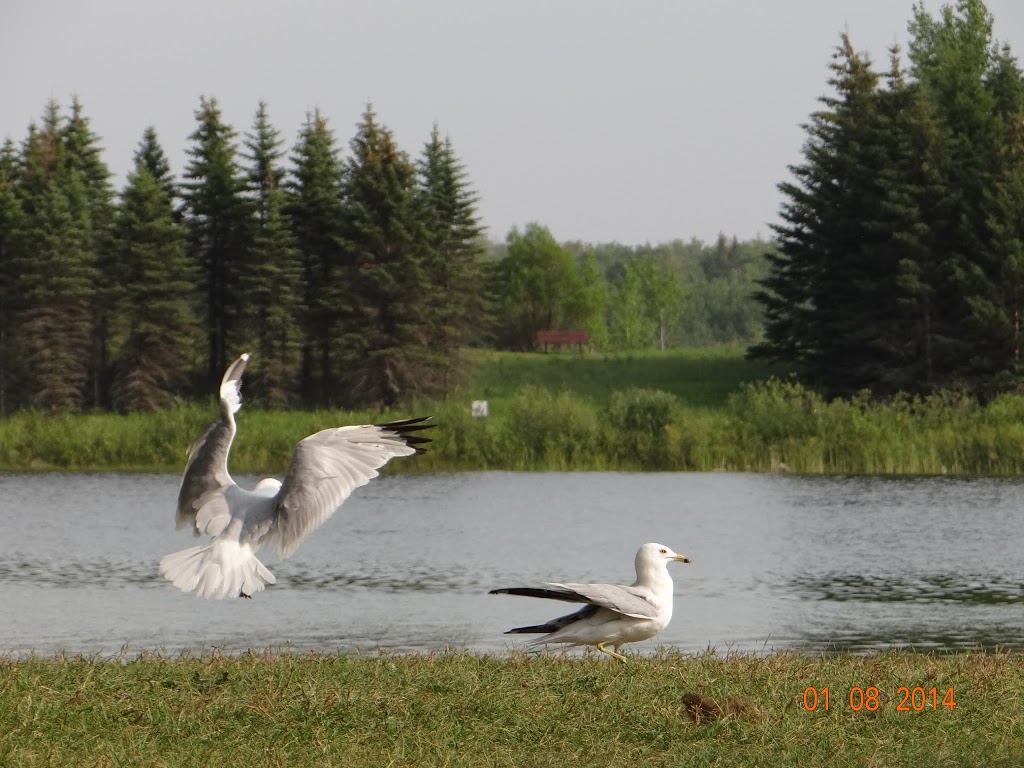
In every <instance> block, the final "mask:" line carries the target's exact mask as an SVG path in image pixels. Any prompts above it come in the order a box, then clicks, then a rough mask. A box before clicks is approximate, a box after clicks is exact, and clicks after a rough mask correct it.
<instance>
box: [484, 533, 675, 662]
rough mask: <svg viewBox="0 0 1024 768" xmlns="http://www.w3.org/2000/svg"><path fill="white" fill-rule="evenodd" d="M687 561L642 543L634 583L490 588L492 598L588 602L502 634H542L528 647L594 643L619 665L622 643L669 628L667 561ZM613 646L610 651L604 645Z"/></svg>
mask: <svg viewBox="0 0 1024 768" xmlns="http://www.w3.org/2000/svg"><path fill="white" fill-rule="evenodd" d="M673 560H675V561H677V562H680V563H688V562H690V558H688V557H686V556H684V555H677V554H676V553H675V552H673V551H672V550H671V549H669V548H668V547H666V546H663V545H661V544H644V545H643V546H642V547H640V549H639V551H637V553H636V560H635V564H636V581H634V582H633V584H632V585H631V586H628V587H625V586H620V585H618V584H558V583H555V582H548V586H551V587H555V589H540V588H536V587H507V588H505V589H492V590H491V592H490V594H492V595H524V596H526V597H545V598H548V599H551V600H564V601H565V602H567V603H586V605H585V606H584V607H583V608H581V609H580V610H578V611H576V612H575V613H570V614H568V615H567V616H560V617H558V618H557V619H552V620H551V621H549V622H548V623H547V624H538V625H537V626H534V627H519V628H517V629H510V630H509V631H508V632H506V633H505V634H506V635H515V634H538V633H545V634H544V637H538V638H536V639H534V640H531V641H530V642H529V643H527V646H535V645H544V644H546V643H567V644H569V645H594V646H597V650H599V651H601V652H602V653H607V654H609V655H610V656H614V657H615V658H616V659H618V660H619V661H623V662H624V661H625V660H626V657H625V656H623V655H622V654H621V653H617V651H618V650H619V646H620V645H625V644H626V643H635V642H638V641H640V640H648V639H650V638H652V637H654V636H655V635H656V634H658V633H659V632H661V630H663V629H664V628H665V627H667V626H668V623H669V621H671V619H672V577H671V576H669V575H668V564H669V562H671V561H673ZM606 643H608V644H611V645H613V646H615V650H614V651H609V650H608V649H607V648H605V644H606Z"/></svg>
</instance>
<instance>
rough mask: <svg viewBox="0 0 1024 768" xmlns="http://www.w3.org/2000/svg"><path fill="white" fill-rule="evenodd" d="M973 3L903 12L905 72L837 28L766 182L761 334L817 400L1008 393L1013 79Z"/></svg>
mask: <svg viewBox="0 0 1024 768" xmlns="http://www.w3.org/2000/svg"><path fill="white" fill-rule="evenodd" d="M992 26H993V19H992V16H991V15H990V14H989V13H988V11H987V9H986V8H985V5H984V3H982V2H981V1H980V0H960V1H959V2H957V3H956V4H955V5H953V6H945V7H944V8H942V9H941V12H940V13H939V15H938V16H936V17H933V16H931V15H929V14H928V13H926V12H925V10H924V8H923V4H917V5H916V6H915V7H914V15H913V18H912V19H911V21H910V25H909V29H910V36H911V39H910V45H909V51H908V53H909V69H906V70H905V69H904V64H903V61H902V57H901V54H900V51H899V49H895V48H894V49H893V50H892V51H891V55H890V60H889V64H888V68H887V69H886V70H885V71H884V72H882V73H879V72H877V71H876V70H875V69H873V67H872V65H871V62H870V60H869V59H868V57H867V56H866V55H864V54H862V53H858V52H856V51H855V50H854V47H853V44H852V43H851V41H850V39H849V38H848V37H847V36H845V35H844V36H843V37H842V41H841V43H840V45H839V46H838V48H837V50H836V52H835V56H834V58H833V62H832V65H831V70H830V72H831V77H830V79H829V85H830V86H831V88H832V93H831V94H829V95H827V96H825V97H823V98H822V99H821V100H820V101H821V107H820V109H819V110H818V111H817V112H815V113H814V114H812V115H811V117H810V120H809V122H808V123H807V125H806V126H805V127H806V131H807V141H806V144H805V146H804V152H803V160H802V161H801V162H800V163H799V164H797V165H795V166H793V167H792V168H791V169H790V171H791V174H792V177H791V179H790V180H789V181H786V182H784V183H783V184H781V185H780V189H781V191H782V193H783V195H784V202H783V205H782V210H781V219H782V224H780V225H778V226H777V227H775V228H774V230H775V234H776V235H777V244H778V251H777V252H776V253H774V254H772V255H770V256H769V273H768V276H767V277H766V278H765V279H764V280H762V281H761V286H762V290H761V292H760V294H759V300H760V301H761V302H762V303H763V305H764V307H765V310H766V317H765V340H764V342H763V343H761V344H759V345H758V346H756V347H755V348H754V350H753V353H754V354H755V355H761V356H766V357H769V358H775V359H777V360H781V361H783V362H784V363H785V364H786V365H787V367H789V368H791V369H793V370H795V371H797V372H798V373H799V375H800V376H801V378H802V379H803V380H804V382H805V383H807V384H809V385H811V386H813V387H814V388H816V389H818V390H819V391H821V392H823V393H825V394H826V395H829V396H851V395H855V394H857V393H860V392H862V391H868V392H869V393H870V394H871V395H872V396H874V397H885V396H889V395H895V394H897V393H910V394H929V393H934V392H937V391H939V390H944V391H960V392H962V393H966V394H968V395H971V396H975V397H979V398H982V399H988V398H991V397H993V396H995V395H996V394H998V393H1000V392H1005V391H1016V392H1020V391H1022V389H1024V386H1022V385H1024V78H1022V74H1021V70H1020V67H1019V66H1018V64H1017V61H1016V59H1015V58H1014V56H1013V55H1012V53H1011V51H1010V49H1009V47H1008V46H1005V45H1000V44H999V43H998V42H997V41H996V40H994V38H993V35H992Z"/></svg>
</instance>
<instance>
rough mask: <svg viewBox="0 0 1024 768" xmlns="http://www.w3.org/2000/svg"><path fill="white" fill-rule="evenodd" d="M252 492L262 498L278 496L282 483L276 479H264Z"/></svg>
mask: <svg viewBox="0 0 1024 768" xmlns="http://www.w3.org/2000/svg"><path fill="white" fill-rule="evenodd" d="M252 490H253V493H258V494H259V495H260V496H276V495H277V492H278V491H280V490H281V481H280V480H278V479H277V478H274V477H264V478H263V479H262V480H260V481H259V482H258V483H256V487H255V488H253V489H252Z"/></svg>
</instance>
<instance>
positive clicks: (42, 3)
mask: <svg viewBox="0 0 1024 768" xmlns="http://www.w3.org/2000/svg"><path fill="white" fill-rule="evenodd" d="M941 5H942V3H940V2H938V1H937V0H927V2H925V6H926V7H927V8H928V9H929V10H930V11H931V12H932V13H936V12H937V11H938V9H939V7H940V6H941ZM987 5H988V8H989V10H990V11H991V12H992V14H993V16H994V17H995V35H996V37H997V38H998V39H1000V40H1003V41H1006V42H1009V43H1010V45H1011V46H1012V48H1013V51H1014V53H1015V54H1016V55H1017V56H1018V57H1020V56H1021V55H1022V54H1024V2H1022V0H989V2H988V4H987ZM911 8H912V0H713V1H712V2H696V1H695V0H664V1H656V0H632V1H631V2H626V0H622V1H621V2H605V1H602V0H544V1H541V0H536V1H535V0H517V1H516V2H504V3H498V2H487V1H485V0H444V1H443V2H429V1H427V0H420V1H418V2H417V1H416V0H394V1H388V0H383V1H382V0H373V1H364V2H358V3H357V2H330V1H329V0H321V1H318V2H313V1H309V2H302V1H299V2H284V1H283V0H174V2H154V1H153V0H2V4H0V73H2V74H0V105H2V107H0V139H2V138H4V137H11V138H13V139H14V140H15V141H16V142H19V143H20V142H21V140H22V139H23V138H24V136H25V134H26V132H27V128H28V125H29V123H30V122H32V121H35V120H37V119H38V117H39V115H40V114H41V113H42V110H43V106H44V104H45V102H46V101H47V99H49V98H50V97H53V98H56V99H57V100H58V101H59V102H60V103H61V105H62V106H63V107H66V106H67V105H68V104H69V103H70V99H71V95H72V94H75V93H77V94H78V96H79V98H80V100H81V101H82V104H83V106H84V108H85V113H86V115H87V116H88V117H89V118H90V119H91V121H92V126H93V129H94V130H95V131H96V132H97V133H98V134H99V135H100V137H101V138H102V141H103V146H104V149H105V153H104V157H105V159H106V161H107V163H108V165H109V166H110V168H111V170H112V171H113V172H114V173H115V175H116V183H117V184H118V186H120V184H121V182H122V180H123V176H124V174H125V172H126V171H127V169H128V166H129V164H130V161H131V156H132V153H133V152H134V150H135V147H136V145H137V144H138V142H139V139H140V138H141V137H142V132H143V130H144V129H145V127H146V126H147V125H149V124H152V125H154V126H155V127H156V129H157V132H158V134H159V136H160V140H161V143H162V144H163V146H164V149H165V150H166V151H167V154H168V157H169V159H170V161H171V164H172V167H173V169H174V171H175V173H180V171H181V170H182V168H183V166H184V164H185V154H184V150H185V146H186V144H187V136H188V135H189V134H190V133H191V132H192V130H193V129H194V119H195V118H194V113H195V110H196V108H197V106H198V103H199V96H200V94H209V95H212V96H215V97H216V98H217V99H218V101H219V102H220V104H221V107H222V109H223V111H224V116H225V119H226V120H227V121H228V122H229V123H230V124H231V125H233V126H234V127H235V129H236V130H237V131H238V132H239V133H240V134H241V133H243V132H244V131H247V130H248V129H249V127H250V126H251V124H252V118H253V114H254V112H255V110H256V105H257V102H258V101H259V100H261V99H262V100H264V101H266V102H267V104H268V108H269V112H270V116H271V119H272V122H273V123H274V125H275V126H276V127H277V128H278V129H279V130H280V131H281V133H282V135H283V136H284V138H285V139H286V143H287V146H288V147H291V146H292V144H293V143H294V140H295V136H296V134H297V132H298V129H299V127H300V125H301V124H302V121H303V119H304V116H305V114H306V112H307V110H310V109H312V108H313V107H317V106H319V107H320V109H321V111H322V113H323V114H324V115H325V116H326V117H327V118H328V120H329V121H330V124H331V126H332V127H333V128H334V130H335V133H336V135H337V138H338V142H339V144H340V145H341V146H342V147H343V148H345V149H346V151H347V146H348V141H349V139H350V138H351V137H352V134H353V133H354V132H355V125H356V123H357V122H358V121H359V117H360V115H361V113H362V111H363V108H364V106H365V104H366V102H367V101H370V102H372V103H373V106H374V108H375V110H376V112H377V114H378V116H379V118H380V119H381V121H382V122H383V123H384V124H385V125H387V126H388V127H389V128H391V129H392V130H393V131H394V133H395V136H396V138H397V140H398V143H399V145H400V147H401V148H402V149H404V150H405V151H407V152H408V153H410V154H411V155H413V156H417V155H419V153H420V151H421V148H422V146H423V143H424V142H425V141H426V139H427V137H428V135H429V132H430V128H431V125H432V124H433V123H434V122H435V121H437V123H438V124H439V125H440V127H441V130H442V132H446V133H447V134H449V135H450V136H451V138H452V141H453V143H454V146H455V150H456V152H457V153H458V154H459V156H460V157H461V158H462V160H463V162H464V163H465V164H466V167H467V170H468V171H469V176H470V180H471V182H472V184H473V186H474V187H475V188H476V190H477V191H478V192H479V194H480V196H481V201H480V205H479V212H480V215H481V218H482V220H483V223H484V224H485V225H486V226H487V227H488V232H489V235H490V237H491V238H492V239H495V240H502V239H504V237H505V235H506V234H507V232H508V230H509V229H510V228H511V227H512V226H513V225H520V226H521V225H523V224H525V223H527V222H530V221H539V222H540V223H542V224H544V225H546V226H547V227H549V228H550V229H551V231H552V232H553V234H554V235H555V237H556V238H558V239H559V240H570V239H579V240H587V241H592V242H603V241H611V240H617V241H619V242H622V243H626V244H639V243H644V242H652V243H654V242H661V241H665V240H671V239H675V238H682V239H686V240H688V239H690V238H691V237H698V238H701V239H703V240H705V241H713V240H714V238H715V237H716V236H717V234H718V233H719V232H725V233H726V234H728V235H736V236H738V237H739V238H741V239H746V238H751V237H754V236H757V235H761V236H763V237H768V236H770V234H771V233H770V230H769V229H768V226H767V225H768V223H769V222H772V221H775V220H776V216H777V211H778V207H779V202H780V196H779V194H778V192H777V190H776V188H775V185H776V184H777V183H778V182H779V181H781V180H782V179H784V178H786V177H787V172H786V165H787V164H789V163H793V162H795V161H797V160H798V159H799V157H800V148H801V145H802V143H803V141H804V133H803V131H802V130H801V129H800V127H799V126H800V123H802V122H804V121H805V120H806V119H807V116H808V114H809V113H810V112H811V111H812V110H813V109H814V108H815V106H816V102H815V100H816V99H817V98H818V97H819V96H821V95H823V94H824V93H825V92H826V90H827V86H826V82H825V81H826V78H827V71H826V67H827V65H828V62H829V59H830V55H831V53H832V51H833V49H834V48H835V45H836V43H837V42H838V39H839V34H840V33H841V32H842V31H843V30H844V29H845V30H847V31H849V33H850V35H851V38H852V40H853V43H854V46H855V47H856V48H857V49H858V50H866V51H868V52H869V53H870V54H871V56H872V59H873V60H874V61H875V62H876V64H877V65H878V68H879V69H884V67H885V64H886V62H887V58H888V55H887V52H886V51H887V48H888V47H889V46H890V45H891V44H892V43H893V42H899V43H900V44H901V45H902V46H903V47H904V48H905V47H906V42H907V32H906V27H907V21H908V20H909V19H910V16H911Z"/></svg>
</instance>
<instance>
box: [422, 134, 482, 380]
mask: <svg viewBox="0 0 1024 768" xmlns="http://www.w3.org/2000/svg"><path fill="white" fill-rule="evenodd" d="M417 167H418V170H419V176H420V195H421V197H422V201H421V205H422V208H423V211H424V215H425V217H426V226H427V235H428V237H429V239H430V245H431V249H430V254H431V255H430V258H429V260H428V261H427V264H426V269H427V272H428V279H429V281H430V285H431V290H430V297H431V298H432V299H434V300H436V306H434V307H433V308H432V309H433V314H434V318H433V319H432V321H431V325H432V326H433V327H432V328H431V329H430V331H431V339H430V346H431V348H432V349H434V350H436V351H437V352H438V354H439V355H440V357H441V359H442V360H443V371H442V377H443V378H442V384H441V388H442V390H443V391H444V392H445V393H447V392H448V391H449V390H450V389H451V387H452V386H453V385H454V383H455V373H456V371H457V369H458V367H459V350H460V348H461V347H462V346H463V345H464V344H465V343H466V341H467V339H469V338H470V337H471V336H472V334H473V333H474V332H476V331H477V329H479V328H480V327H482V326H484V325H485V324H486V318H487V314H488V306H487V304H486V303H485V301H484V293H483V291H482V280H483V277H482V273H481V265H480V255H481V252H482V244H481V236H482V233H483V229H482V227H481V226H480V222H479V220H478V219H477V215H476V204H477V202H478V201H479V198H478V196H477V195H476V194H475V193H474V192H472V190H471V189H470V188H469V183H468V182H467V180H466V176H467V174H466V170H465V168H464V166H463V165H462V163H461V162H459V160H458V158H457V157H456V156H455V150H454V149H453V147H452V143H451V139H450V138H448V137H445V138H444V139H443V140H442V139H441V134H440V131H439V130H438V128H437V125H436V124H435V125H434V128H433V130H432V131H431V134H430V139H429V140H428V141H427V143H426V145H425V146H424V148H423V155H422V156H421V158H420V160H419V162H418V164H417Z"/></svg>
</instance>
